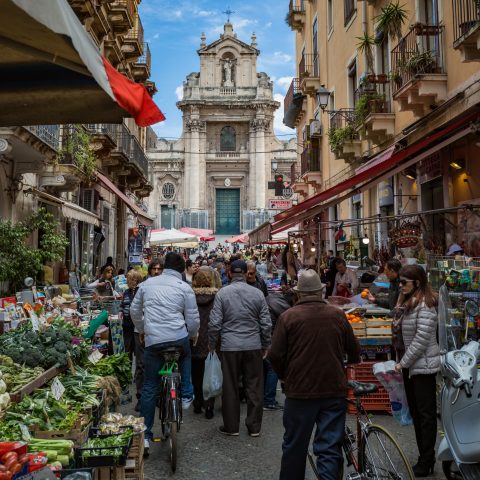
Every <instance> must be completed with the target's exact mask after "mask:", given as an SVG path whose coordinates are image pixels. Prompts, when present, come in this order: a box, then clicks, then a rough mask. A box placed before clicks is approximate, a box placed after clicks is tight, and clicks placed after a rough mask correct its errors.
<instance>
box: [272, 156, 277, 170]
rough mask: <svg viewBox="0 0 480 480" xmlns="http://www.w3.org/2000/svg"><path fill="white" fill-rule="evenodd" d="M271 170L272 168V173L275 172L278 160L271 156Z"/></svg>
mask: <svg viewBox="0 0 480 480" xmlns="http://www.w3.org/2000/svg"><path fill="white" fill-rule="evenodd" d="M272 170H273V173H277V170H278V161H277V159H276V158H273V159H272Z"/></svg>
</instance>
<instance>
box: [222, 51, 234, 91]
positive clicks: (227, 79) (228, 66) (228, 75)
mask: <svg viewBox="0 0 480 480" xmlns="http://www.w3.org/2000/svg"><path fill="white" fill-rule="evenodd" d="M223 72H224V77H223V78H224V79H223V86H224V87H233V86H234V85H235V83H234V82H233V80H232V78H233V62H232V60H230V59H229V58H227V59H226V60H225V61H224V62H223Z"/></svg>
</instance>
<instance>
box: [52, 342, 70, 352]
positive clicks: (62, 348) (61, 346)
mask: <svg viewBox="0 0 480 480" xmlns="http://www.w3.org/2000/svg"><path fill="white" fill-rule="evenodd" d="M54 348H55V350H57V352H60V353H66V352H67V350H68V345H67V344H66V343H65V342H62V341H61V340H59V341H57V342H56V343H55V345H54Z"/></svg>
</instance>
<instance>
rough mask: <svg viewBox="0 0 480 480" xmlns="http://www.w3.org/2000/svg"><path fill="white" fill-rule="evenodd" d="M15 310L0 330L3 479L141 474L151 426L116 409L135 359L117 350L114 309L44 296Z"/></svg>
mask: <svg viewBox="0 0 480 480" xmlns="http://www.w3.org/2000/svg"><path fill="white" fill-rule="evenodd" d="M7 308H8V307H7ZM20 309H21V310H22V311H20ZM9 310H10V313H9V315H8V318H6V321H3V320H5V318H4V319H3V320H2V322H1V323H3V329H2V330H3V333H2V334H1V335H0V480H19V479H21V480H30V479H32V480H33V479H38V480H40V479H41V478H51V479H53V478H67V479H69V480H93V478H96V479H100V480H107V479H110V478H115V479H118V480H124V479H132V480H139V479H140V478H142V477H143V443H144V442H143V431H144V428H145V427H144V425H143V419H139V418H136V417H133V416H124V415H121V414H120V413H118V406H119V403H120V399H121V397H122V391H125V390H128V387H129V385H130V384H131V382H132V366H131V361H130V359H129V357H128V354H126V353H122V352H121V351H118V352H117V353H115V351H116V350H118V349H116V348H115V342H114V340H113V339H112V333H111V332H112V329H111V327H110V324H109V322H110V321H111V320H112V316H109V315H108V314H107V312H105V311H101V312H90V313H89V314H88V315H81V314H78V312H76V311H75V314H71V315H69V314H68V313H69V312H68V311H64V310H63V309H62V308H59V307H58V306H53V305H48V304H47V302H42V301H38V302H35V303H34V304H33V305H31V304H23V305H20V304H15V305H14V307H10V309H9ZM4 311H5V309H4ZM65 313H66V314H65ZM113 320H114V321H115V318H113ZM106 323H107V324H108V325H109V327H108V328H107V334H106V335H105V334H104V333H102V326H104V325H105V324H106ZM98 332H100V333H98ZM103 332H105V329H104V330H103Z"/></svg>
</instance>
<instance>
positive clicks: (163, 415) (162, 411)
mask: <svg viewBox="0 0 480 480" xmlns="http://www.w3.org/2000/svg"><path fill="white" fill-rule="evenodd" d="M182 352H183V350H182V349H181V348H177V347H171V348H167V349H165V350H163V351H162V356H163V358H164V360H165V363H164V364H163V366H162V368H161V370H160V371H159V372H158V374H159V375H160V376H161V377H162V379H161V384H160V394H159V397H158V403H157V406H158V410H159V414H158V416H159V419H160V423H161V425H162V434H163V437H164V439H167V438H168V439H169V443H170V467H171V469H172V472H175V470H176V469H177V433H178V432H179V431H180V425H181V423H182V413H183V412H182V395H181V393H182V392H181V377H180V372H179V368H178V360H179V359H180V356H181V355H182Z"/></svg>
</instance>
